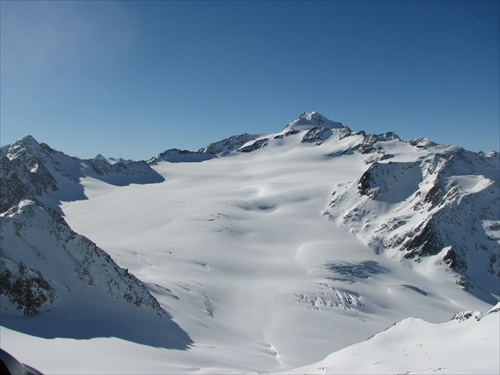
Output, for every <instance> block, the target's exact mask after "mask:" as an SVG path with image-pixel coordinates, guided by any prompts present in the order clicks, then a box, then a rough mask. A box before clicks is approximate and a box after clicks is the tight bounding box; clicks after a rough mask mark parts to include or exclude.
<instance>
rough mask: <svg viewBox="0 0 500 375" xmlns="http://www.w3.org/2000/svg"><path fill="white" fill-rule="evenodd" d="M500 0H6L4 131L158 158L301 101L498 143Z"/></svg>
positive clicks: (355, 119) (338, 117)
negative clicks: (464, 0)
mask: <svg viewBox="0 0 500 375" xmlns="http://www.w3.org/2000/svg"><path fill="white" fill-rule="evenodd" d="M499 35H500V32H499V2H498V1H484V2H481V1H471V2H460V1H443V2H438V1H417V2H410V1H389V2H382V1H368V2H362V1H355V2H341V1H317V2H313V1H290V2H287V1H276V2H269V1H266V2H258V1H249V2H243V1H234V2H232V1H213V2H210V1H201V2H185V1H183V2H175V1H165V2H162V1H151V2H147V1H138V2H134V1H122V2H111V1H109V2H107V1H81V2H78V1H54V2H49V1H41V2H34V1H22V2H14V1H12V2H11V1H4V0H2V1H1V133H0V134H1V144H2V145H5V144H7V143H11V142H13V141H14V140H16V139H18V138H21V137H23V136H25V135H27V134H31V135H33V136H34V137H35V138H37V139H38V140H39V141H40V142H45V143H48V144H49V145H50V146H52V147H53V148H56V149H58V150H61V151H64V152H66V153H68V154H70V155H73V156H79V157H83V158H87V157H93V156H95V155H96V154H97V153H102V154H104V155H107V156H115V157H118V156H120V157H124V158H133V159H147V158H149V157H151V156H154V155H156V154H158V153H160V152H162V151H164V150H165V149H168V148H174V147H175V148H182V149H189V150H197V149H198V148H201V147H203V146H205V145H207V144H208V143H210V142H214V141H217V140H220V139H222V138H225V137H228V136H230V135H234V134H240V133H244V132H248V133H271V132H277V131H280V130H281V129H282V127H283V126H284V125H285V124H286V123H287V122H290V121H292V120H294V119H295V118H296V117H297V116H298V115H299V114H300V113H302V112H304V111H318V112H320V113H322V114H323V115H324V116H326V117H328V118H330V119H331V120H334V121H340V122H342V123H343V124H345V125H348V126H349V127H351V129H353V130H365V131H366V132H368V133H382V132H385V131H395V132H396V133H397V134H399V136H400V137H401V138H402V139H403V140H409V139H411V138H415V137H428V138H431V139H432V140H434V141H436V142H439V143H448V144H456V145H459V146H463V147H465V148H467V149H470V150H473V151H479V150H483V151H491V150H493V149H496V150H498V149H499V148H500V145H499V143H500V140H499V139H500V135H499V105H500V104H499V103H500V97H499V95H500V94H499V89H500V84H499V70H500V69H499V45H500V40H499V39H500V37H499Z"/></svg>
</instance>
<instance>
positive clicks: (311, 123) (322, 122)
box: [287, 112, 344, 130]
mask: <svg viewBox="0 0 500 375" xmlns="http://www.w3.org/2000/svg"><path fill="white" fill-rule="evenodd" d="M315 126H320V127H324V128H329V129H338V128H342V127H344V125H342V124H341V123H340V122H335V121H332V120H329V119H327V118H326V117H324V116H323V115H322V114H320V113H319V112H304V113H302V114H301V115H300V116H299V118H297V119H296V120H294V121H292V122H291V123H289V124H288V125H287V128H288V129H301V130H304V129H309V128H312V127H315Z"/></svg>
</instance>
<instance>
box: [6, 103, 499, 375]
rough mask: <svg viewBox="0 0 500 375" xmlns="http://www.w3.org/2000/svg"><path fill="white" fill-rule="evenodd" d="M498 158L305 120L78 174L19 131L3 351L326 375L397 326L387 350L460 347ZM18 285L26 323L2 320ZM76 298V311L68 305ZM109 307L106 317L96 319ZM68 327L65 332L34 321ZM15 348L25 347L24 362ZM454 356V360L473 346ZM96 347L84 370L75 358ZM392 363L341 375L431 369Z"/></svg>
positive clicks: (95, 163)
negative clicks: (431, 337) (88, 324)
mask: <svg viewBox="0 0 500 375" xmlns="http://www.w3.org/2000/svg"><path fill="white" fill-rule="evenodd" d="M499 160H500V158H499V155H498V153H495V152H493V153H490V154H482V153H481V154H480V153H473V152H469V151H466V150H463V149H461V148H458V147H454V146H445V145H437V144H435V143H433V142H432V141H430V140H428V139H415V140H411V141H408V142H405V141H403V140H401V139H400V138H399V137H398V136H397V135H396V134H394V133H392V132H387V133H384V134H378V135H377V134H366V133H365V132H363V131H352V130H351V129H349V128H348V127H347V126H344V125H342V124H341V123H338V122H333V121H330V120H328V119H326V118H325V117H323V116H322V115H320V114H319V113H317V112H312V113H304V114H302V115H301V116H299V118H298V119H296V120H295V121H292V122H291V123H289V124H287V125H286V126H285V127H284V128H283V130H281V131H280V132H278V133H273V134H265V135H249V134H242V135H241V136H232V137H230V138H227V139H225V140H222V141H220V142H215V143H212V144H210V145H208V146H207V147H205V148H203V149H201V150H199V151H198V152H190V151H181V150H177V149H174V150H167V151H165V152H163V153H161V154H159V155H158V156H156V157H154V158H152V159H150V160H149V161H148V162H130V163H120V162H118V163H114V164H113V163H112V162H110V161H109V160H107V159H106V158H101V157H99V158H96V159H92V160H81V159H78V158H72V157H69V156H67V155H64V154H63V153H60V152H58V151H55V150H52V149H51V148H50V147H49V146H47V145H44V144H39V143H38V142H37V141H35V140H34V139H33V138H32V137H26V138H24V139H22V140H20V141H18V142H16V143H14V144H12V145H9V146H5V147H3V148H2V149H1V154H0V163H1V165H0V167H1V168H0V179H1V183H2V184H1V186H2V195H1V201H0V203H1V211H2V212H3V213H2V214H1V215H0V224H1V225H2V227H1V228H2V233H1V234H2V236H3V238H4V239H5V240H3V241H2V267H3V268H2V272H3V275H8V276H9V277H8V280H10V281H8V284H7V282H5V285H6V286H8V287H9V288H6V289H5V291H6V292H4V287H3V286H2V294H3V295H2V301H3V300H4V299H6V298H7V299H8V303H6V305H5V306H7V307H6V308H4V309H3V310H2V332H1V333H2V337H3V339H2V345H4V346H5V348H6V349H7V350H8V351H9V352H10V353H12V354H14V355H15V356H16V358H18V359H19V360H21V361H22V362H24V363H28V364H30V365H33V366H34V367H36V368H38V369H40V370H42V371H46V372H68V369H67V368H65V367H64V364H57V363H53V362H50V361H47V356H49V357H50V351H54V350H57V351H59V350H63V349H64V353H65V356H66V358H67V360H68V361H69V362H71V363H76V364H78V372H86V373H88V372H103V371H104V372H114V373H125V372H128V373H141V372H142V373H242V372H280V371H291V372H295V371H299V370H294V369H297V368H299V367H302V366H306V365H309V364H311V363H315V365H312V366H310V367H307V371H306V372H308V371H311V372H318V373H328V372H329V370H328V369H330V368H332V369H333V368H337V367H335V366H333V365H332V363H333V362H332V361H330V360H329V359H328V358H330V355H332V356H333V357H332V358H335V362H336V363H337V361H339V358H340V357H342V358H344V359H345V360H347V359H348V357H346V356H350V355H351V354H352V353H353V352H352V350H350V349H349V348H347V347H349V346H351V345H354V346H352V347H351V348H357V347H356V345H357V343H360V342H363V343H362V344H359V345H360V348H364V345H367V347H371V346H370V345H378V344H377V343H378V342H379V341H380V340H379V339H378V338H377V337H379V336H374V337H373V338H372V339H370V340H368V341H366V343H365V342H364V340H366V339H367V338H368V337H372V336H373V335H376V334H377V333H378V332H381V331H383V330H385V329H386V328H388V327H390V326H392V325H393V324H394V322H398V321H402V323H399V324H397V325H396V326H395V327H394V328H391V329H389V330H388V331H384V332H383V333H381V334H380V335H382V336H384V335H387V334H389V335H390V337H391V339H390V340H392V341H391V342H392V344H391V345H392V346H391V348H392V349H390V350H391V351H394V350H396V349H395V348H397V347H398V345H403V344H402V341H398V340H399V339H397V340H396V339H395V338H397V337H400V336H401V334H403V333H404V332H409V333H408V335H409V336H408V337H410V338H411V339H409V341H407V343H413V341H412V340H413V338H416V337H417V336H415V335H414V333H415V332H416V331H418V330H422V331H424V330H427V331H428V332H434V331H435V332H444V331H446V332H449V337H459V336H460V335H462V333H461V332H462V331H461V330H460V329H455V328H449V327H451V325H453V324H455V323H454V322H449V323H444V322H446V321H448V320H449V319H450V317H451V316H454V315H455V314H456V313H457V312H459V311H465V310H470V311H476V310H477V311H488V310H489V309H490V308H491V305H494V304H495V303H497V301H498V298H499V295H500V251H499V250H500V248H499V242H500V235H499V230H500V191H499V189H500V188H499V179H500V176H499V174H500V166H499V164H500V163H499ZM62 215H63V216H62ZM77 233H79V234H77ZM18 249H21V250H20V251H19V250H18ZM101 249H102V250H101ZM104 251H106V253H107V254H109V255H106V253H104ZM108 261H109V262H108ZM54 264H57V267H54ZM122 267H123V268H126V269H127V270H128V271H125V270H124V269H123V268H122ZM132 275H135V276H132ZM4 279H5V280H6V279H7V278H5V277H3V276H2V283H4V281H3V280H4ZM16 280H21V282H20V283H21V284H19V285H25V286H26V285H27V286H28V287H27V288H26V287H25V289H26V290H28V291H29V293H28V295H29V299H28V300H30V301H31V302H30V303H29V304H28V305H27V307H26V306H25V307H22V308H21V312H29V313H33V314H35V315H34V316H29V317H13V316H11V315H12V312H16V311H15V309H16V308H17V307H16V306H17V305H16V301H18V300H19V297H17V295H16V294H15V292H13V290H17V289H16V288H14V287H12V285H14V284H15V283H16ZM26 280H28V281H26ZM89 280H93V281H90V282H89ZM109 280H113V281H111V284H112V285H113V287H110V286H109V285H110V284H109V283H110V281H109ZM114 282H116V284H115V283H114ZM23 283H24V284H23ZM2 285H4V284H2ZM75 285H78V287H76V286H75ZM69 289H71V291H69ZM132 290H133V291H134V292H132ZM76 291H78V292H76ZM134 293H135V294H134ZM130 295H133V296H135V297H133V298H132V299H130V298H126V297H125V298H124V296H130ZM94 298H95V299H96V300H99V301H105V302H102V303H103V306H106V307H105V309H104V308H103V309H101V310H99V309H98V308H95V306H94V307H93V308H91V310H92V309H93V310H92V311H93V312H90V313H89V316H92V318H91V319H90V321H92V322H93V326H94V327H101V328H99V329H98V328H94V329H93V330H92V334H90V335H83V337H82V334H81V332H80V331H78V330H77V329H76V328H75V327H81V325H82V321H85V319H83V318H82V317H81V314H80V315H78V314H77V315H78V318H72V314H74V312H75V310H77V311H84V310H85V308H84V307H83V306H84V305H85V306H87V305H92V304H89V301H92V300H93V299H94ZM25 300H26V298H25ZM73 301H78V303H76V302H75V304H74V305H75V306H81V308H76V307H75V308H74V309H69V307H68V304H71V303H73ZM136 301H141V303H142V304H139V305H140V306H141V307H140V308H138V307H137V306H136V305H137V303H136ZM131 302H132V303H131ZM33 304H34V305H35V306H37V307H36V308H35V309H34V310H33V309H32V307H31V306H32V305H33ZM25 305H26V304H25ZM122 306H124V307H122ZM2 307H3V304H2ZM23 308H24V310H23ZM89 308H90V307H89ZM26 309H28V310H26ZM104 311H106V312H107V311H111V312H113V313H107V314H108V315H106V317H105V318H104V317H103V318H102V319H100V317H99V312H104ZM124 311H125V312H124ZM137 311H141V312H142V313H143V315H141V314H140V313H138V312H137ZM119 312H122V314H120V313H119ZM167 312H168V313H167ZM137 314H138V315H137ZM148 314H149V315H148ZM158 314H159V315H161V316H163V318H158V319H159V320H158V319H156V318H155V319H156V320H155V319H153V320H150V319H149V318H148V317H149V316H151V317H153V316H157V315H158ZM465 315H467V314H463V315H462V316H465ZM497 315H498V314H497ZM62 316H64V319H63V320H64V321H65V324H64V325H63V328H56V326H55V325H54V324H52V325H50V324H48V325H47V322H48V321H54V319H59V318H60V319H62V318H61V317H62ZM488 316H494V315H493V314H488ZM128 317H134V318H133V319H132V321H133V322H134V324H133V326H134V327H135V328H134V329H132V333H131V332H130V329H131V328H130V324H126V323H125V322H126V321H128ZM170 318H171V319H170ZM82 319H83V320H82ZM424 320H425V321H427V322H429V323H426V322H424ZM469 320H470V319H469ZM157 321H161V322H163V323H157ZM491 321H492V319H490V318H487V319H486V317H485V318H484V319H481V321H479V322H476V323H478V324H480V325H477V327H486V326H487V327H488V329H490V328H491V327H493V325H491V324H492V323H491ZM102 322H106V324H110V322H113V324H111V326H113V327H114V328H113V329H112V330H103V329H102V325H104V323H102ZM152 322H153V323H152ZM408 322H410V323H408ZM485 322H490V323H485ZM464 323H465V325H467V327H468V325H471V324H470V323H468V322H464ZM483 323H484V324H483ZM125 324H126V325H127V327H128V329H129V331H127V330H122V329H120V327H122V326H124V325H125ZM158 324H159V325H160V326H162V324H163V326H162V327H163V328H161V329H159V328H158V327H159V326H158ZM42 325H44V326H45V327H51V329H52V330H54V331H55V332H54V333H49V332H48V331H50V329H42V328H40V327H42ZM407 326H409V327H410V326H411V327H413V328H409V329H407V328H404V327H407ZM455 326H456V325H454V326H453V327H455ZM462 326H463V324H462ZM401 327H403V328H404V329H403V328H401ZM429 327H431V328H429ZM434 327H436V329H435V330H434ZM441 327H443V328H441ZM447 327H448V328H447ZM471 327H472V325H471ZM468 329H469V328H467V330H468ZM471 329H472V330H474V329H475V328H474V329H473V328H471ZM480 331H481V332H483V331H484V329H482V328H481V329H480ZM75 332H76V333H75ZM124 332H129V333H127V334H125V333H124ZM471 332H472V331H471ZM471 335H472V336H470V337H476V336H477V335H476V336H474V335H475V334H473V333H471ZM481 335H482V333H481V334H479V336H477V337H476V338H477V340H483V339H482V337H483V336H481ZM382 336H380V337H382ZM54 337H55V338H58V340H56V341H52V342H49V341H48V340H47V339H48V338H54ZM147 337H149V339H148V338H147ZM384 337H385V336H384ZM460 337H462V336H460ZM464 337H465V336H464ZM71 338H86V339H87V340H83V341H82V340H80V341H71V340H69V339H71ZM393 338H394V339H393ZM476 338H475V339H476ZM475 339H474V340H475ZM418 340H420V338H418ZM483 341H485V340H483ZM487 341H488V344H486V343H483V344H484V345H486V346H485V347H487V348H488V349H487V350H484V351H483V352H481V353H482V354H481V353H479V354H477V353H476V352H474V356H473V357H472V356H471V357H469V358H473V359H475V358H477V360H478V361H480V360H484V361H483V363H487V365H486V367H484V366H483V367H480V366H475V365H474V366H471V367H470V369H476V370H477V369H481V370H483V369H486V370H488V371H490V372H495V371H496V372H498V369H499V368H500V365H498V362H495V360H494V359H491V358H490V356H491V353H492V351H494V349H498V345H499V336H498V335H494V334H491V335H490V336H488V337H487ZM27 343H29V344H30V345H31V346H32V347H36V348H37V351H33V352H30V353H25V352H23V349H22V348H23V347H24V345H26V344H27ZM373 343H374V344H373ZM419 343H420V342H417V341H415V345H417V344H419ZM439 343H440V342H439V341H435V342H434V343H433V344H432V345H434V346H432V347H433V348H434V347H436V348H437V347H439V346H438V345H440V344H439ZM461 343H463V341H460V340H457V341H456V345H455V346H453V347H450V351H451V350H458V349H457V348H460V350H464V351H465V352H467V351H468V350H469V348H468V347H463V345H462V344H461ZM110 345H112V346H113V347H114V348H115V349H113V350H112V351H110V350H105V348H109V346H110ZM405 345H406V344H405ZM408 345H410V344H408ZM429 345H431V344H430V343H429ZM344 348H347V349H344ZM492 348H493V349H492ZM172 349H183V350H172ZM339 350H340V351H339ZM356 350H357V349H356ZM360 350H361V349H360ZM363 350H364V349H363ZM405 350H406V349H405ZM443 350H445V349H442V350H441V351H443ZM90 352H92V353H93V354H92V355H93V356H94V358H95V361H94V362H93V363H90V364H89V363H86V362H85V361H84V360H83V359H82V357H85V356H84V355H82V354H81V353H90ZM131 353H134V355H133V356H132V355H130V354H131ZM331 353H334V354H331ZM346 353H347V354H346ZM471 353H472V352H471ZM390 355H391V353H390V352H383V351H378V352H377V354H376V356H379V359H378V360H379V361H381V360H382V359H383V361H385V362H386V365H384V366H382V367H376V366H374V367H369V368H368V367H366V368H365V367H363V368H361V367H351V369H353V371H354V370H355V369H356V368H357V369H358V370H359V371H362V372H364V371H368V372H377V371H378V372H380V371H381V372H384V373H386V372H389V373H390V372H392V371H394V372H397V371H401V370H405V371H423V369H425V368H426V367H425V363H422V364H421V365H420V364H419V366H418V367H414V366H410V367H408V366H406V365H405V366H398V365H394V366H392V365H387V362H388V361H389V359H390V358H391V357H390ZM327 356H329V357H328V358H327V359H326V360H325V361H327V362H325V363H323V364H321V365H317V363H318V362H319V361H321V360H323V359H324V358H325V357H327ZM339 356H340V357H339ZM481 356H483V358H481ZM431 357H432V358H431ZM373 358H374V357H373ZM373 358H372V357H370V358H368V359H367V360H370V361H371V360H373V362H376V361H377V359H376V358H375V359H373ZM419 358H420V357H419ZM443 358H444V357H443ZM421 360H422V361H426V360H428V361H429V362H428V364H429V367H428V368H433V369H438V368H439V363H441V362H440V360H439V356H436V355H432V356H427V357H425V356H424V357H422V359H421ZM419 361H420V359H419ZM110 363H112V364H110ZM339 363H341V362H339ZM342 363H343V362H342ZM442 363H443V368H444V367H449V362H446V361H443V362H442ZM406 364H408V363H406ZM332 366H333V367H332ZM391 366H392V367H391ZM463 366H464V363H463V362H460V363H459V364H458V365H457V366H455V367H453V368H452V369H451V372H460V371H462V370H464V371H465V370H467V369H464V368H463ZM338 368H340V367H338ZM325 369H326V370H325ZM300 371H302V369H300ZM339 371H340V370H339ZM471 371H472V370H470V371H469V370H467V371H465V372H471Z"/></svg>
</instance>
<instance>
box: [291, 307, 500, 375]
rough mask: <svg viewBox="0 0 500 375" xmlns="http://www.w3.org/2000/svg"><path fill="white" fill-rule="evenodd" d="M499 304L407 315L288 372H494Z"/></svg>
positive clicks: (498, 343)
mask: <svg viewBox="0 0 500 375" xmlns="http://www.w3.org/2000/svg"><path fill="white" fill-rule="evenodd" d="M498 306H499V305H497V307H496V309H491V310H490V311H489V312H487V313H486V315H485V316H482V314H481V313H479V312H475V313H473V312H466V313H465V314H460V315H459V317H461V318H460V319H456V318H454V319H453V320H451V321H449V322H445V323H440V324H431V323H428V322H425V321H423V320H420V319H414V318H408V319H405V320H403V321H401V322H398V323H395V324H394V325H393V326H392V327H390V328H388V329H387V330H385V331H383V332H381V333H379V334H377V335H375V336H373V337H371V338H370V339H368V340H367V341H365V342H362V343H359V344H355V345H352V346H350V347H348V348H345V349H343V350H341V351H338V352H336V353H333V354H331V355H329V356H328V357H327V358H325V359H324V360H322V361H320V362H318V363H315V364H313V365H309V366H305V367H301V368H298V369H294V370H293V371H291V372H290V373H292V374H298V373H300V374H431V373H432V374H450V373H452V374H498V372H499V371H500V360H499V358H498V352H499V349H500V340H499V335H498V332H499V330H500V327H499V323H500V318H499V316H498V314H499V313H498ZM464 315H465V316H466V318H465V319H464V318H463V316H464ZM479 358H480V360H478V359H479Z"/></svg>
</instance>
